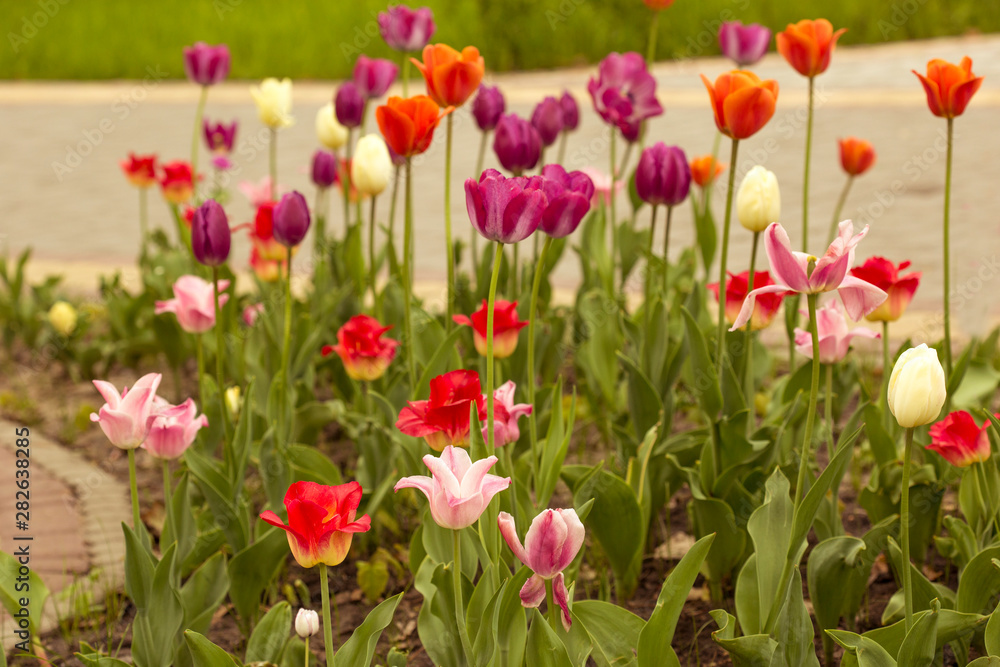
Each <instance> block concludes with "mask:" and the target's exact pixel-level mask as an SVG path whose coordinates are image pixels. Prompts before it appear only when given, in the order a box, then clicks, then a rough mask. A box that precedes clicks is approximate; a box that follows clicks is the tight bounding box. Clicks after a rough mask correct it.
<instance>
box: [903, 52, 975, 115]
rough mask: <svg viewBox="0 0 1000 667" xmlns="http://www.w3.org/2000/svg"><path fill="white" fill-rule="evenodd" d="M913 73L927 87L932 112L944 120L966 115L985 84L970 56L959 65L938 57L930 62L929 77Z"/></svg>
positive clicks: (928, 67)
mask: <svg viewBox="0 0 1000 667" xmlns="http://www.w3.org/2000/svg"><path fill="white" fill-rule="evenodd" d="M913 73H914V74H916V75H917V77H918V78H919V79H920V83H922V84H924V90H925V91H926V92H927V106H928V107H930V109H931V113H932V114H934V115H935V116H940V117H941V118H954V117H955V116H961V115H962V114H963V113H965V107H966V106H968V104H969V101H970V100H971V99H972V96H973V95H975V94H976V91H977V90H979V86H981V85H982V84H983V77H981V76H978V77H977V76H976V75H975V74H973V73H972V59H971V58H969V57H968V56H966V57H964V58H962V62H961V63H960V64H958V65H952V64H951V63H950V62H948V61H946V60H941V59H940V58H935V59H934V60H931V61H930V62H928V63H927V76H923V75H921V74H920V72H918V71H916V70H913Z"/></svg>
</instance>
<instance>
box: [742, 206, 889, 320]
mask: <svg viewBox="0 0 1000 667" xmlns="http://www.w3.org/2000/svg"><path fill="white" fill-rule="evenodd" d="M839 229H840V234H839V236H838V237H837V238H836V239H834V241H833V243H831V244H830V247H829V248H828V249H827V251H826V254H825V255H823V256H822V257H820V258H819V259H818V260H816V258H814V257H812V256H810V255H808V254H806V253H804V252H794V251H792V244H791V242H790V241H789V240H788V233H787V232H785V228H784V227H782V226H781V225H780V224H778V223H777V222H772V223H771V224H770V225H769V226H768V228H767V229H766V230H765V231H764V250H765V251H766V252H767V259H768V261H769V262H770V264H771V275H772V277H773V278H774V282H775V284H773V285H766V286H764V287H761V288H759V289H755V290H754V291H752V292H750V293H749V294H747V298H746V299H745V300H744V301H743V307H742V308H741V309H740V314H739V315H738V316H737V317H736V321H735V322H734V323H733V327H732V329H730V331H736V330H737V329H741V328H742V327H743V325H744V324H746V323H747V320H749V319H750V315H751V314H752V313H753V308H754V302H755V301H756V298H757V296H758V295H760V294H777V293H778V292H799V293H800V294H818V293H820V292H832V291H834V290H836V291H837V292H838V293H839V294H840V299H841V301H843V302H844V308H845V309H846V310H847V315H848V316H849V317H850V318H851V319H852V320H854V321H857V320H859V319H861V318H862V317H864V316H865V315H867V314H869V313H871V312H872V311H874V310H875V309H876V308H878V307H879V305H881V303H882V302H883V301H885V299H886V296H887V295H886V293H885V292H883V291H882V290H880V289H879V288H878V287H876V286H875V285H872V284H871V283H867V282H865V281H864V280H861V279H860V278H856V277H854V276H850V275H848V274H847V270H848V269H849V268H850V266H851V260H852V259H853V258H854V248H855V247H856V246H857V245H858V243H860V242H861V239H863V238H864V237H865V235H866V234H867V233H868V225H865V228H864V229H862V230H861V231H860V232H859V233H858V234H855V233H854V224H853V223H852V222H851V221H850V220H844V221H843V222H841V223H840V228H839ZM814 260H815V267H813V268H812V270H811V271H810V267H809V264H810V262H812V261H814Z"/></svg>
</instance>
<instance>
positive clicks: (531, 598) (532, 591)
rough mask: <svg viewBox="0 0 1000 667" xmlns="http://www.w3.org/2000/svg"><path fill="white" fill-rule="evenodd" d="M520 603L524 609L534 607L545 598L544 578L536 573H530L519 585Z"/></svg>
mask: <svg viewBox="0 0 1000 667" xmlns="http://www.w3.org/2000/svg"><path fill="white" fill-rule="evenodd" d="M520 595H521V605H522V606H523V607H525V608H526V609H536V608H537V607H538V605H540V604H542V600H544V599H545V580H544V579H542V578H541V577H539V576H538V575H537V574H533V575H531V576H530V577H529V578H528V580H527V581H526V582H524V586H522V587H521V593H520Z"/></svg>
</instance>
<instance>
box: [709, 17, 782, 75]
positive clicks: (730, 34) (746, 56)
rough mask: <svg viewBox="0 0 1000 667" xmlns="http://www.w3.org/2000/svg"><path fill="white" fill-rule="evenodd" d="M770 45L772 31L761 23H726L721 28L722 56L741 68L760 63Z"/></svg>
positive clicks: (720, 43)
mask: <svg viewBox="0 0 1000 667" xmlns="http://www.w3.org/2000/svg"><path fill="white" fill-rule="evenodd" d="M770 43H771V31H770V30H768V29H767V28H765V27H764V26H762V25H760V24H759V23H751V24H750V25H743V23H742V22H740V21H726V22H725V23H723V24H722V25H721V26H720V27H719V48H720V49H722V54H723V55H724V56H726V57H727V58H729V59H730V60H732V61H734V62H735V63H736V65H737V67H740V68H743V67H748V66H750V65H754V64H756V63H757V62H759V61H760V59H761V58H763V57H764V54H765V53H767V47H768V45H769V44H770Z"/></svg>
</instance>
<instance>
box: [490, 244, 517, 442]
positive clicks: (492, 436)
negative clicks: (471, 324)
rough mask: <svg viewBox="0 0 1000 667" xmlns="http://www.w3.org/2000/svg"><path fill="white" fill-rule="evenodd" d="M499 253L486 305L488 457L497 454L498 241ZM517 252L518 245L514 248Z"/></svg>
mask: <svg viewBox="0 0 1000 667" xmlns="http://www.w3.org/2000/svg"><path fill="white" fill-rule="evenodd" d="M496 243H497V251H496V254H495V255H494V257H493V275H492V276H491V277H490V294H489V299H488V300H487V303H486V455H487V456H494V455H495V454H496V445H495V434H494V432H493V424H494V420H493V402H494V401H493V383H494V378H493V375H494V373H493V366H494V364H493V307H494V304H495V303H496V300H497V280H498V278H499V276H500V264H501V259H502V258H503V243H501V242H500V241H497V242H496ZM514 250H515V251H516V250H517V245H515V246H514Z"/></svg>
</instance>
